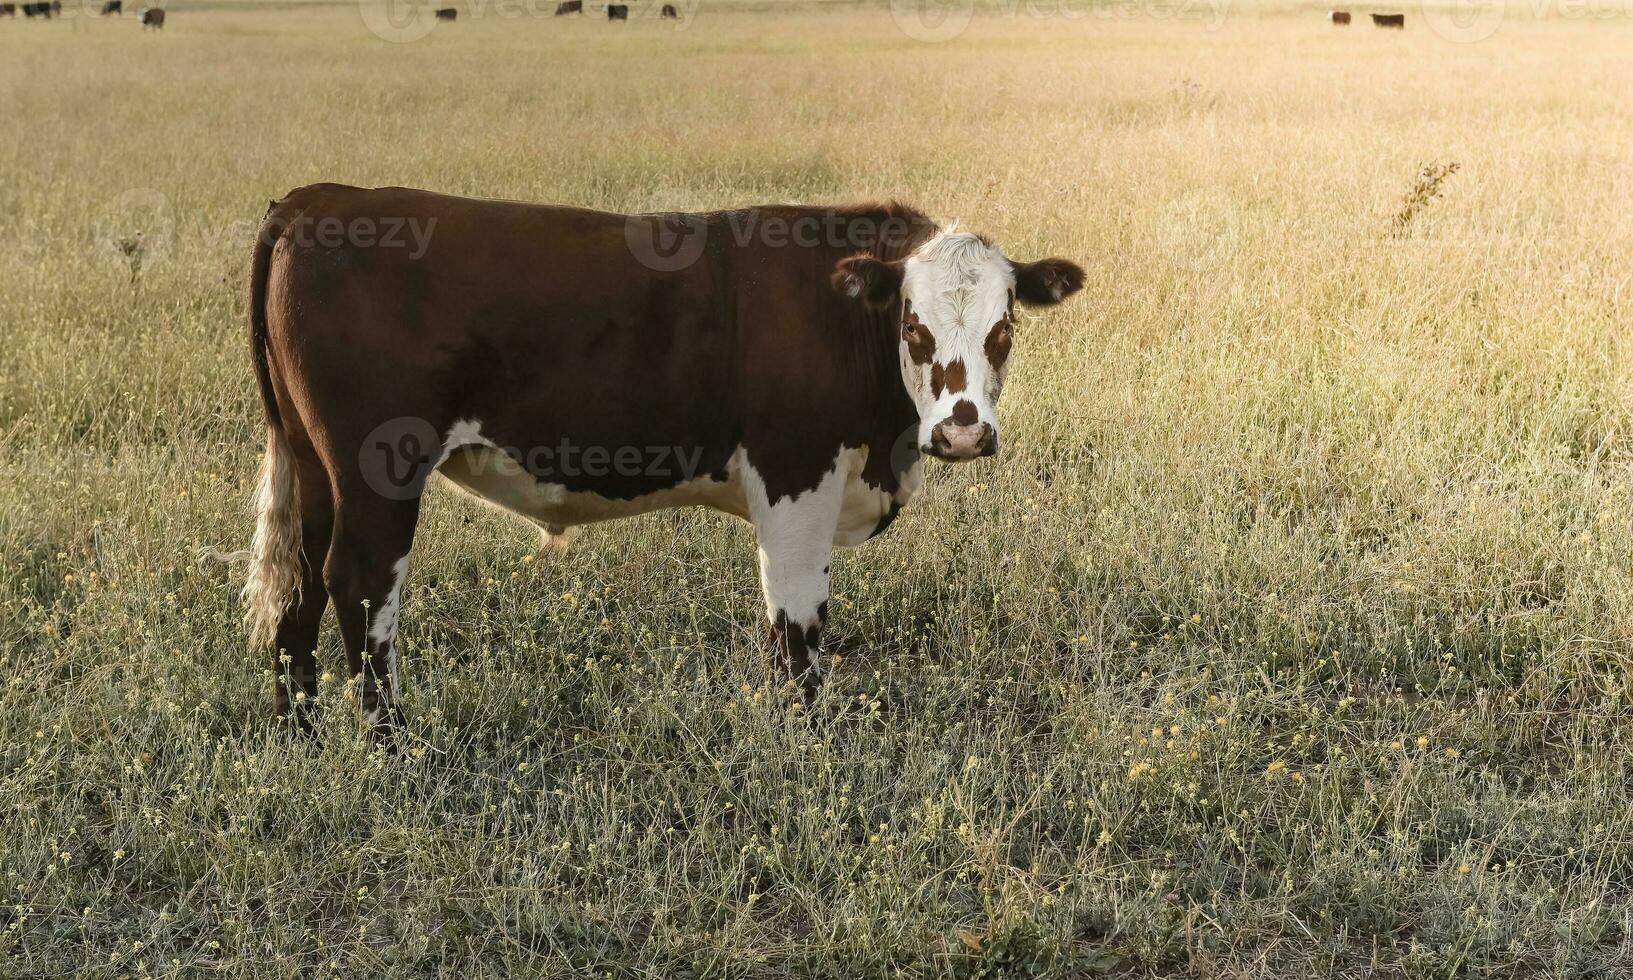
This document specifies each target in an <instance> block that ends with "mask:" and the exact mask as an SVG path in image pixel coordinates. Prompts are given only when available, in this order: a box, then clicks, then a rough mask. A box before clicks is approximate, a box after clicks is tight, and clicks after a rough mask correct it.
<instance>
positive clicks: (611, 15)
mask: <svg viewBox="0 0 1633 980" xmlns="http://www.w3.org/2000/svg"><path fill="white" fill-rule="evenodd" d="M607 19H608V20H629V4H627V3H609V4H607Z"/></svg>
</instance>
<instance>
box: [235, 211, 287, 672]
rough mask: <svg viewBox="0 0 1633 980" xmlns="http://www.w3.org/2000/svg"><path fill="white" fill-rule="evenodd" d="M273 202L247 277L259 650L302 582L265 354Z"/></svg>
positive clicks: (248, 591)
mask: <svg viewBox="0 0 1633 980" xmlns="http://www.w3.org/2000/svg"><path fill="white" fill-rule="evenodd" d="M277 204H278V202H273V206H272V207H271V208H269V209H268V211H267V217H266V220H265V221H263V222H262V224H261V231H260V234H259V235H258V236H257V237H256V239H255V254H254V258H253V260H252V262H251V265H250V281H249V336H250V359H251V360H252V361H253V362H254V364H255V379H256V381H257V382H258V383H259V384H260V387H261V407H262V409H263V410H264V411H265V413H266V455H265V456H263V457H262V458H261V476H260V480H259V485H258V488H257V490H256V492H255V537H254V539H253V540H252V541H251V542H250V551H249V556H248V557H249V576H248V577H247V578H246V579H245V581H244V622H245V624H246V625H247V626H248V627H249V638H250V646H251V647H253V648H257V649H258V648H261V647H265V646H270V645H271V644H272V643H273V641H274V638H275V637H276V636H277V632H278V621H279V620H281V619H282V618H283V614H284V611H285V610H287V609H288V608H289V605H290V603H291V602H293V601H294V600H295V599H296V598H297V597H298V595H299V592H300V583H301V570H300V562H301V508H300V485H299V483H298V482H297V480H296V477H295V458H294V454H293V453H292V452H291V450H290V448H289V437H288V435H287V434H286V433H285V431H284V426H283V420H282V418H281V417H280V415H279V413H278V399H277V397H276V395H274V393H273V390H272V368H271V365H270V362H269V359H268V356H267V316H266V295H267V276H268V273H269V271H270V269H271V267H272V249H273V247H274V246H275V245H276V244H277V242H278V238H279V237H280V235H281V234H282V231H283V227H282V225H281V223H279V222H278V221H277V220H275V218H274V214H275V212H276V211H277Z"/></svg>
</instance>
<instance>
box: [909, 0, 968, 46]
mask: <svg viewBox="0 0 1633 980" xmlns="http://www.w3.org/2000/svg"><path fill="white" fill-rule="evenodd" d="M890 17H891V19H892V20H894V21H895V22H896V27H897V28H899V29H900V30H901V32H902V33H903V34H906V35H907V36H908V37H910V38H912V39H913V40H915V41H922V42H924V43H926V44H941V43H944V42H946V41H951V40H953V39H955V38H957V37H959V36H960V35H962V34H963V33H964V32H965V31H967V30H969V27H970V21H971V20H972V19H974V17H975V0H890Z"/></svg>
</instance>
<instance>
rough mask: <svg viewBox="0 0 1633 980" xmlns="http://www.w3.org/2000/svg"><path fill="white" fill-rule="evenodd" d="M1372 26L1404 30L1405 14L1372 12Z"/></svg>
mask: <svg viewBox="0 0 1633 980" xmlns="http://www.w3.org/2000/svg"><path fill="white" fill-rule="evenodd" d="M1372 26H1373V27H1382V28H1384V29H1385V30H1391V31H1404V30H1406V15H1405V14H1373V15H1372Z"/></svg>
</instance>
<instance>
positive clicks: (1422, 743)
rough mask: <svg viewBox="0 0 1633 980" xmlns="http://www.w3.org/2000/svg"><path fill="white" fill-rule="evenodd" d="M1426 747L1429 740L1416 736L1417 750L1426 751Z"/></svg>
mask: <svg viewBox="0 0 1633 980" xmlns="http://www.w3.org/2000/svg"><path fill="white" fill-rule="evenodd" d="M1428 747H1429V740H1428V739H1427V738H1424V737H1423V736H1422V735H1419V736H1418V748H1420V749H1426V748H1428Z"/></svg>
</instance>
